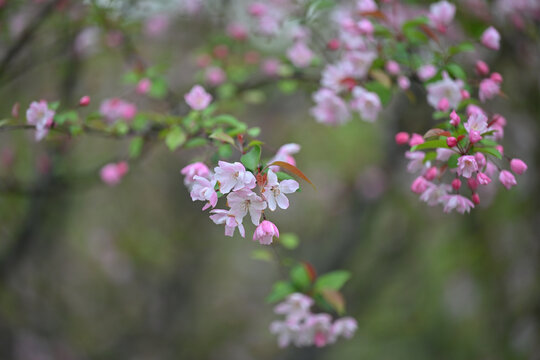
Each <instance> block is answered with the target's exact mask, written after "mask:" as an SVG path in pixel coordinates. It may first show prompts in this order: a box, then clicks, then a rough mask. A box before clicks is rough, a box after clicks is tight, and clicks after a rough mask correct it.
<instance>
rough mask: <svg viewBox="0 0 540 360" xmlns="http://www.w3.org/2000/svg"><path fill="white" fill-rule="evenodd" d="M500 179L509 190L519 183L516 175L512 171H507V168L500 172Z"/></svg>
mask: <svg viewBox="0 0 540 360" xmlns="http://www.w3.org/2000/svg"><path fill="white" fill-rule="evenodd" d="M499 181H500V182H501V184H503V186H504V187H505V188H507V189H508V190H510V188H512V186H514V185H516V184H517V181H516V178H515V177H514V175H513V174H512V173H511V172H510V171H507V170H503V171H501V173H500V174H499Z"/></svg>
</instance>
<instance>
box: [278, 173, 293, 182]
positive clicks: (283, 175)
mask: <svg viewBox="0 0 540 360" xmlns="http://www.w3.org/2000/svg"><path fill="white" fill-rule="evenodd" d="M276 175H277V178H278V180H279V181H283V180H294V176H291V175H289V174H287V173H284V172H283V171H278V172H277V173H276Z"/></svg>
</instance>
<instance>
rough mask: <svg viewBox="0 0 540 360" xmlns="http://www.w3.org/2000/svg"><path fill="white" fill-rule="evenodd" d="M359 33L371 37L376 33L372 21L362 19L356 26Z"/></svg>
mask: <svg viewBox="0 0 540 360" xmlns="http://www.w3.org/2000/svg"><path fill="white" fill-rule="evenodd" d="M356 26H357V28H358V31H359V32H360V34H362V35H366V36H371V35H373V33H374V32H375V27H374V26H373V24H372V23H371V21H369V20H367V19H362V20H360V21H359V22H358V23H357V24H356Z"/></svg>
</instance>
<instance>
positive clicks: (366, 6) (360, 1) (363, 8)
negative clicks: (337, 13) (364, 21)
mask: <svg viewBox="0 0 540 360" xmlns="http://www.w3.org/2000/svg"><path fill="white" fill-rule="evenodd" d="M377 9H378V8H377V3H375V1H374V0H357V1H356V10H358V12H360V13H365V12H373V11H377Z"/></svg>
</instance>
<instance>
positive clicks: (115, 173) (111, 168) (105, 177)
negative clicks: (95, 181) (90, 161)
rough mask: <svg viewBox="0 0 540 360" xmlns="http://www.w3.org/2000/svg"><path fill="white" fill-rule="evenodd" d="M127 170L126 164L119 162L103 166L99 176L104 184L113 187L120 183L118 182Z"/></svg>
mask: <svg viewBox="0 0 540 360" xmlns="http://www.w3.org/2000/svg"><path fill="white" fill-rule="evenodd" d="M128 170H129V166H128V164H127V163H126V162H125V161H121V162H119V163H111V164H107V165H105V166H104V167H102V168H101V171H100V172H99V175H100V177H101V180H102V181H103V182H104V183H105V184H107V185H109V186H114V185H117V184H118V183H120V180H122V178H123V177H124V175H126V174H127V172H128Z"/></svg>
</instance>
